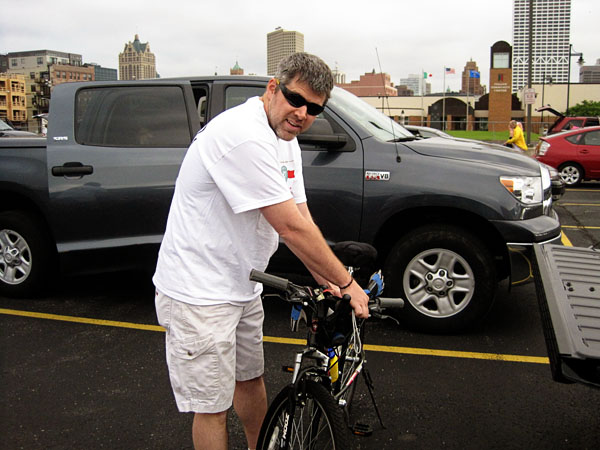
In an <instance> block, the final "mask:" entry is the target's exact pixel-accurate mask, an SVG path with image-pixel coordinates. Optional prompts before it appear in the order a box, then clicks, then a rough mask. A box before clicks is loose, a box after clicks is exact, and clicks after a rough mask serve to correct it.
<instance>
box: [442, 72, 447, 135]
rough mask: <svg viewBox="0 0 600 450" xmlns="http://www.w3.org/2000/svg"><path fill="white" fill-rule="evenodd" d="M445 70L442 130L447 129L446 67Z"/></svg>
mask: <svg viewBox="0 0 600 450" xmlns="http://www.w3.org/2000/svg"><path fill="white" fill-rule="evenodd" d="M442 71H443V72H444V87H443V89H442V130H444V131H446V67H444V68H443V69H442Z"/></svg>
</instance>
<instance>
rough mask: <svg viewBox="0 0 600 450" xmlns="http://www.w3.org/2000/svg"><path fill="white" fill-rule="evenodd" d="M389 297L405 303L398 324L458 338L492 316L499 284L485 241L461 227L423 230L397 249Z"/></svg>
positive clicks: (390, 263) (390, 264) (389, 269)
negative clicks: (460, 332) (456, 334)
mask: <svg viewBox="0 0 600 450" xmlns="http://www.w3.org/2000/svg"><path fill="white" fill-rule="evenodd" d="M385 273H386V276H385V285H386V295H387V296H394V297H395V296H400V297H402V298H404V299H405V306H404V309H403V310H401V311H400V313H399V314H398V315H399V319H400V320H401V321H402V322H403V323H404V324H405V325H406V326H407V327H409V328H412V329H415V330H418V331H424V332H429V333H455V332H459V331H462V330H464V329H466V328H468V327H471V326H473V325H476V324H477V323H478V322H479V321H480V320H481V319H482V318H483V317H484V316H485V314H486V313H487V312H488V311H489V310H490V308H491V306H492V304H493V302H494V297H495V292H496V287H497V281H496V271H495V269H494V260H493V258H492V257H491V255H490V252H489V251H488V249H487V248H486V247H485V246H484V245H483V243H482V242H481V240H480V239H479V238H477V237H475V236H474V235H472V234H471V233H468V232H466V231H464V230H461V229H460V228H458V227H454V226H446V225H428V226H423V227H421V228H418V229H416V230H414V231H413V232H411V233H410V234H408V235H407V236H406V237H404V238H403V239H401V240H400V241H399V242H398V243H396V245H395V246H394V247H393V249H392V251H391V252H390V254H389V256H388V258H387V260H386V263H385Z"/></svg>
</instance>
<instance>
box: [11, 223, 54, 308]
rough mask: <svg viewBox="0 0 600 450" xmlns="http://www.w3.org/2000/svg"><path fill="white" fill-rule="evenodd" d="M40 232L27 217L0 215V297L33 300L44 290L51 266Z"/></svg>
mask: <svg viewBox="0 0 600 450" xmlns="http://www.w3.org/2000/svg"><path fill="white" fill-rule="evenodd" d="M43 230H44V228H43V227H41V226H40V225H39V224H38V223H37V222H36V220H35V218H34V216H33V215H31V214H28V213H26V212H22V211H3V212H0V295H2V296H6V297H28V296H34V295H37V294H39V293H40V292H41V290H42V288H43V287H44V286H46V283H47V281H48V280H49V278H50V276H51V274H52V271H53V267H54V265H53V264H51V262H52V252H51V250H50V245H49V242H48V239H47V238H46V234H45V232H44V231H43Z"/></svg>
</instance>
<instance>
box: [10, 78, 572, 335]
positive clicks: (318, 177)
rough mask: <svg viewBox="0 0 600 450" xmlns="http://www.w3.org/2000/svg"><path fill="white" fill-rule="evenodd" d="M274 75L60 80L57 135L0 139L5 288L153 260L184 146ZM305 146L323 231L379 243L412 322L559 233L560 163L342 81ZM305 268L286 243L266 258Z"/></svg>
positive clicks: (437, 311) (465, 321) (471, 303)
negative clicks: (465, 133) (440, 128)
mask: <svg viewBox="0 0 600 450" xmlns="http://www.w3.org/2000/svg"><path fill="white" fill-rule="evenodd" d="M267 81H268V79H267V78H264V77H248V76H233V77H217V76H215V77H198V78H186V79H158V80H144V81H134V82H91V83H64V84H61V85H58V86H56V88H55V89H54V91H53V93H52V101H51V109H50V115H49V130H48V137H47V139H43V138H39V139H27V138H20V139H11V138H5V139H1V140H0V161H1V164H0V197H1V198H2V201H1V202H0V295H4V296H20V297H26V296H31V295H33V294H36V293H38V294H39V293H40V292H44V289H45V288H46V286H48V282H50V281H55V282H56V280H61V279H63V278H62V277H59V275H60V273H63V274H65V273H69V274H72V273H81V272H93V271H107V270H115V269H123V268H141V267H153V265H154V263H155V260H156V254H157V249H158V246H159V244H160V241H161V238H162V234H163V230H164V228H165V223H166V218H167V213H168V209H169V205H170V200H171V196H172V193H173V187H174V182H175V179H176V177H177V173H178V169H179V165H180V163H181V161H182V159H183V156H184V154H185V152H186V149H187V147H188V144H189V143H190V141H191V140H192V138H193V136H194V135H195V133H196V132H197V131H198V130H199V129H200V128H201V127H202V126H203V124H205V123H206V122H207V121H209V120H210V119H211V118H213V117H215V116H216V115H217V114H219V113H220V112H222V111H223V110H225V109H227V108H230V107H232V106H235V105H237V104H240V103H242V102H244V101H245V100H246V99H247V98H249V97H251V96H255V95H261V94H262V92H263V90H264V87H265V85H266V83H267ZM299 142H300V145H301V147H302V150H303V151H302V157H303V162H304V173H305V183H306V187H307V194H308V199H309V205H310V208H311V211H312V214H313V216H314V218H315V221H316V222H317V224H318V225H319V227H320V228H321V230H322V231H323V234H324V235H325V237H326V239H328V240H329V241H331V242H338V241H346V240H355V241H363V242H368V243H370V244H373V245H374V246H375V247H376V248H377V250H378V253H379V264H380V267H382V268H383V269H384V273H385V275H386V292H387V294H388V295H390V296H391V295H394V296H402V297H403V298H405V299H406V300H407V301H406V307H405V308H404V310H403V311H402V312H401V315H400V317H399V318H400V319H401V320H403V321H404V322H405V323H406V324H407V325H409V326H411V327H413V328H415V329H419V330H422V331H429V332H456V331H459V330H462V329H464V328H465V327H468V326H470V325H473V324H475V323H477V322H478V321H479V320H480V319H481V318H482V317H483V316H484V315H485V314H486V313H487V312H488V311H489V309H490V307H491V305H492V302H493V300H494V296H495V292H496V289H497V285H498V282H499V281H500V280H503V279H506V278H507V277H509V276H511V273H512V276H513V277H514V270H512V269H514V265H513V264H511V251H512V250H517V251H518V252H519V254H525V255H526V254H527V251H530V250H531V247H532V244H534V243H544V242H553V241H557V240H559V238H560V233H561V230H560V224H559V222H558V220H557V216H556V214H555V213H554V211H553V209H552V192H551V191H552V188H551V177H550V174H549V171H548V169H547V168H546V167H543V166H541V165H540V164H539V163H538V162H536V161H535V160H533V159H531V158H528V157H526V156H523V155H520V154H515V153H512V152H510V151H504V150H503V149H502V148H501V147H499V146H494V145H486V144H484V143H480V142H476V141H472V142H469V141H464V140H462V141H461V140H451V139H443V138H432V139H426V140H423V139H419V138H416V137H415V136H413V135H412V134H411V133H410V132H408V131H407V130H406V129H405V128H403V127H402V126H401V125H399V124H397V123H395V122H393V121H392V120H391V119H389V118H388V117H386V116H385V115H383V114H381V113H380V112H378V111H376V110H375V109H373V108H372V107H370V106H368V105H367V104H366V103H365V102H363V101H362V100H360V99H358V98H357V97H355V96H354V95H352V94H350V93H348V92H347V91H344V90H342V89H339V88H335V89H334V91H333V93H332V97H331V100H330V101H329V103H328V105H327V108H326V109H325V111H324V113H322V114H321V115H320V116H319V117H318V118H317V119H316V120H315V123H314V125H313V126H312V127H311V128H310V129H309V130H308V131H307V132H306V133H304V134H303V135H301V136H299ZM299 266H300V265H299V264H298V261H297V260H295V259H294V258H293V257H291V253H290V252H289V250H287V249H286V248H285V246H283V245H282V246H281V249H280V251H279V252H278V253H277V254H276V256H275V257H274V258H273V260H272V263H271V266H270V267H271V270H273V271H276V272H286V273H293V272H294V271H295V270H296V269H298V267H299ZM513 279H514V278H513Z"/></svg>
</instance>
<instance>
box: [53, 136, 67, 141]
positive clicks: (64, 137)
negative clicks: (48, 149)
mask: <svg viewBox="0 0 600 450" xmlns="http://www.w3.org/2000/svg"><path fill="white" fill-rule="evenodd" d="M53 139H54V140H55V141H68V140H69V137H68V136H54V138H53Z"/></svg>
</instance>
